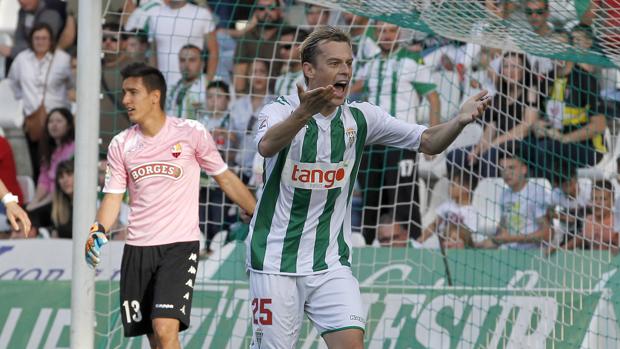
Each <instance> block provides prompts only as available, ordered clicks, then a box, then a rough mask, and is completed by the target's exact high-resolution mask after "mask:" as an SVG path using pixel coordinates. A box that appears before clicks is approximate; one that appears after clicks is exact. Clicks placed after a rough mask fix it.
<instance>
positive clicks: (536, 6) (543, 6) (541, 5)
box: [523, 0, 553, 37]
mask: <svg viewBox="0 0 620 349" xmlns="http://www.w3.org/2000/svg"><path fill="white" fill-rule="evenodd" d="M523 10H524V11H525V15H526V17H527V21H528V22H529V23H530V25H531V26H532V30H533V31H534V32H535V33H536V34H538V35H540V36H543V37H544V36H549V35H550V34H551V33H552V32H553V29H552V27H551V26H550V24H549V22H548V20H549V1H548V0H525V6H524V8H523Z"/></svg>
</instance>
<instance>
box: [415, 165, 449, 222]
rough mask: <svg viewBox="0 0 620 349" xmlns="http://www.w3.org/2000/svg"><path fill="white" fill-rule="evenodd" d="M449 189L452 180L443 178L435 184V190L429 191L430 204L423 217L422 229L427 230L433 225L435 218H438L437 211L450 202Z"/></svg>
mask: <svg viewBox="0 0 620 349" xmlns="http://www.w3.org/2000/svg"><path fill="white" fill-rule="evenodd" d="M449 189H450V180H449V179H448V178H446V177H442V178H440V179H439V180H438V181H437V183H435V186H434V187H433V189H432V190H429V191H428V192H429V193H430V195H429V196H430V200H429V202H428V207H427V209H426V214H424V215H423V216H422V228H426V227H428V226H429V225H430V224H431V223H433V221H434V220H435V217H437V213H436V212H435V209H436V208H437V207H439V205H441V204H442V203H444V202H445V201H446V200H448V198H449V192H448V191H449Z"/></svg>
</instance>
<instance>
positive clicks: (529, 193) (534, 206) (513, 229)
mask: <svg viewBox="0 0 620 349" xmlns="http://www.w3.org/2000/svg"><path fill="white" fill-rule="evenodd" d="M550 196H551V195H550V192H549V190H548V189H547V188H545V187H544V186H542V185H540V183H536V182H535V181H533V180H532V179H529V180H528V182H527V184H526V186H525V187H523V189H521V191H519V192H513V191H512V189H510V188H506V189H504V192H503V193H502V199H501V212H502V213H501V214H502V222H503V223H504V227H505V228H506V229H507V230H508V233H509V234H510V235H529V234H533V233H535V232H536V231H537V230H539V229H540V224H539V221H540V220H541V219H542V218H544V216H545V215H546V214H547V209H548V207H549V201H550ZM538 247H540V244H537V243H509V244H504V245H502V248H515V249H529V248H538Z"/></svg>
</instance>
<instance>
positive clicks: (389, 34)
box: [377, 22, 400, 52]
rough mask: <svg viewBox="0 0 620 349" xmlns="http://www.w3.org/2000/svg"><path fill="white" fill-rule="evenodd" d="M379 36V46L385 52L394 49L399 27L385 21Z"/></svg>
mask: <svg viewBox="0 0 620 349" xmlns="http://www.w3.org/2000/svg"><path fill="white" fill-rule="evenodd" d="M378 30H379V36H378V38H377V40H378V42H377V44H379V47H381V50H383V51H385V52H389V51H392V50H393V49H394V45H395V44H396V40H398V35H399V32H400V30H399V28H398V26H397V25H394V24H391V23H385V22H383V23H382V24H381V25H380V26H379V28H378Z"/></svg>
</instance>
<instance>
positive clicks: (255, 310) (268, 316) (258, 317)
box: [252, 298, 272, 325]
mask: <svg viewBox="0 0 620 349" xmlns="http://www.w3.org/2000/svg"><path fill="white" fill-rule="evenodd" d="M270 305H271V298H254V299H252V321H254V324H259V323H260V324H261V325H271V322H272V313H271V310H270V309H269V308H271V307H270Z"/></svg>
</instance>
